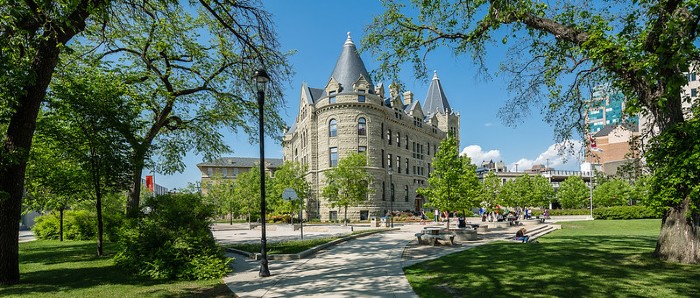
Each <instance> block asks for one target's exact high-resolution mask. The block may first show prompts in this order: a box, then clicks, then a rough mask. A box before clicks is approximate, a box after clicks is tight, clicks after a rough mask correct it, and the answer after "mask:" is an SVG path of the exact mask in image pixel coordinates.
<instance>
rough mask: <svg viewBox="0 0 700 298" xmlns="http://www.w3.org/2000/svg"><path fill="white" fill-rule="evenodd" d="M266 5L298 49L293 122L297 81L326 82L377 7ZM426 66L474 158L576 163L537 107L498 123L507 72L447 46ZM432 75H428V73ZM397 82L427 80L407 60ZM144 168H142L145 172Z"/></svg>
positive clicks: (290, 101) (242, 148)
mask: <svg viewBox="0 0 700 298" xmlns="http://www.w3.org/2000/svg"><path fill="white" fill-rule="evenodd" d="M264 5H265V8H266V9H267V10H268V11H270V12H271V13H272V14H273V21H274V22H275V26H276V29H277V33H278V38H279V40H280V42H281V44H282V49H283V50H285V51H287V50H295V51H296V54H294V56H293V57H291V59H290V61H291V63H292V66H293V68H294V70H295V72H296V74H295V75H294V76H293V77H292V80H291V82H290V84H288V85H287V86H286V88H285V100H286V107H280V109H279V111H278V112H279V113H280V114H281V115H282V117H283V118H284V119H285V120H286V122H287V123H288V125H290V126H291V124H292V123H293V121H294V118H295V117H296V115H297V110H298V108H299V94H300V86H301V84H302V82H307V83H308V84H309V86H311V87H315V88H323V87H324V86H325V83H326V82H327V81H328V79H329V78H330V75H331V72H332V71H333V67H334V66H335V62H336V59H337V58H338V55H340V52H341V50H342V47H343V43H344V42H345V39H346V37H347V35H346V34H347V32H351V34H352V39H353V41H354V42H355V44H356V45H357V46H358V47H360V41H361V39H362V37H363V36H364V28H365V27H366V26H367V25H368V24H370V23H371V21H372V18H373V17H374V16H375V15H377V14H379V13H381V11H382V7H381V4H380V1H378V0H376V1H374V0H372V1H370V0H361V1H322V0H314V1H310V0H307V1H285V0H269V1H264ZM360 50H362V49H361V48H360ZM505 50H506V48H505V47H499V48H491V49H489V54H488V56H487V59H488V60H487V63H488V66H489V69H490V70H496V69H498V64H499V62H500V58H502V57H503V56H504V53H505ZM361 56H362V59H363V61H364V62H365V66H366V67H367V70H369V71H372V70H375V69H376V68H377V66H378V63H377V62H376V61H375V60H374V58H373V57H371V56H369V53H367V52H363V53H362V54H361ZM427 66H428V68H429V69H430V71H429V72H430V73H432V70H436V71H437V74H438V76H439V77H440V81H441V83H442V86H443V88H444V90H445V94H446V96H447V98H448V100H449V102H450V105H451V106H452V108H453V109H455V110H456V111H457V112H459V113H460V114H461V134H460V139H461V148H460V150H461V151H463V152H465V153H467V154H468V155H469V156H470V157H472V160H473V161H474V162H475V163H480V162H481V161H482V160H491V159H492V160H494V161H500V160H502V161H504V162H505V163H506V164H507V165H508V166H509V169H511V170H515V164H518V170H519V171H522V170H523V169H529V168H530V167H531V165H532V164H535V163H541V164H545V163H547V160H549V161H548V162H549V166H550V167H553V168H555V169H559V170H578V169H579V161H578V160H577V159H576V158H571V157H569V158H568V162H567V163H566V164H563V162H562V159H561V157H559V156H557V153H556V150H555V148H554V141H553V139H554V137H553V129H552V127H550V126H549V125H548V124H546V123H545V122H544V121H543V120H542V119H543V118H542V116H541V115H540V114H539V112H538V111H532V114H531V115H530V117H529V118H528V119H526V120H525V121H524V122H523V123H521V124H519V125H518V126H517V127H515V128H512V127H508V126H506V125H505V124H504V123H502V122H501V120H500V118H499V117H498V114H497V113H498V109H499V108H500V107H502V106H503V105H504V103H505V101H506V99H507V98H509V94H508V92H507V90H506V89H507V83H508V80H509V78H507V77H501V76H493V77H492V78H491V79H490V80H484V79H483V78H481V77H479V76H477V69H476V67H475V66H474V64H473V63H472V61H471V59H470V58H469V57H466V56H463V57H455V56H454V55H452V54H451V53H450V52H449V51H446V50H443V51H437V52H434V53H433V54H432V55H431V56H429V59H428V61H427ZM430 77H432V74H429V75H428V79H429V78H430ZM401 80H402V81H403V83H404V84H405V87H406V89H407V90H410V91H412V92H413V93H414V94H415V95H414V96H415V98H416V99H418V100H420V101H421V103H422V102H423V98H424V97H425V95H426V93H427V90H428V83H429V82H428V81H423V80H417V79H415V78H414V75H413V73H412V68H411V67H410V66H409V65H406V67H405V71H404V72H403V76H402V77H401ZM374 81H375V84H376V83H378V82H376V80H374ZM385 85H388V83H385ZM227 136H228V137H227V143H228V145H229V146H231V148H232V149H233V150H234V152H233V153H230V154H227V156H239V157H258V156H259V147H258V144H257V143H256V144H249V143H248V137H247V136H245V135H231V134H227ZM265 147H266V148H265V149H266V150H265V156H266V157H269V158H282V147H281V145H280V144H279V143H275V142H274V141H273V140H271V139H266V141H265ZM200 162H202V159H201V157H200V156H196V155H194V154H190V155H188V156H187V157H186V159H185V163H186V165H187V169H186V170H185V172H183V173H181V174H175V175H170V176H161V175H158V174H156V183H158V184H160V185H162V186H165V187H167V188H169V189H172V188H182V187H185V186H187V184H188V183H191V182H195V181H198V180H199V179H200V175H201V174H200V172H199V170H198V169H197V167H196V164H197V163H200ZM147 173H148V172H147V171H144V175H146V174H147Z"/></svg>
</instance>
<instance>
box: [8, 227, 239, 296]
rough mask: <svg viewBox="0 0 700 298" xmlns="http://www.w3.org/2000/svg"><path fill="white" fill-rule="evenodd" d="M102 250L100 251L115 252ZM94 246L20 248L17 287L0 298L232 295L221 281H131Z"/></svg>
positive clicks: (43, 243) (35, 243) (26, 245)
mask: <svg viewBox="0 0 700 298" xmlns="http://www.w3.org/2000/svg"><path fill="white" fill-rule="evenodd" d="M114 248H115V247H114V246H112V245H107V246H106V249H105V252H106V253H107V254H111V253H113V252H114ZM96 253H97V248H96V244H95V242H94V241H64V242H59V241H42V240H39V241H32V242H26V243H20V245H19V258H20V272H21V279H20V280H21V281H20V284H17V285H13V286H0V297H83V298H94V297H223V296H226V295H231V292H230V291H229V290H228V288H227V287H226V285H224V284H223V283H222V281H221V280H220V279H216V280H208V281H195V282H175V281H153V280H150V279H147V278H137V277H133V276H130V275H129V274H127V273H125V272H123V271H122V270H120V269H119V268H117V267H116V266H115V265H114V263H113V262H112V258H111V256H109V255H108V256H106V257H97V256H96Z"/></svg>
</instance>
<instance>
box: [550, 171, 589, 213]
mask: <svg viewBox="0 0 700 298" xmlns="http://www.w3.org/2000/svg"><path fill="white" fill-rule="evenodd" d="M589 196H590V189H589V188H588V187H587V186H586V183H585V182H583V179H582V178H581V177H578V176H570V177H568V178H566V180H564V181H563V182H562V183H560V184H559V191H557V200H559V203H560V204H561V206H562V207H563V208H567V209H575V208H582V207H583V206H584V205H587V204H586V199H587V198H588V197H589Z"/></svg>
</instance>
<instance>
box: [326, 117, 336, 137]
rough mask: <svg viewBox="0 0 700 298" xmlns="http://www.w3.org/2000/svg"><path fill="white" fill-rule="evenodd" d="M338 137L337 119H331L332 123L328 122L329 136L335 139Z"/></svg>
mask: <svg viewBox="0 0 700 298" xmlns="http://www.w3.org/2000/svg"><path fill="white" fill-rule="evenodd" d="M337 135H338V125H337V123H336V121H335V119H331V121H330V122H328V136H329V137H335V136H337Z"/></svg>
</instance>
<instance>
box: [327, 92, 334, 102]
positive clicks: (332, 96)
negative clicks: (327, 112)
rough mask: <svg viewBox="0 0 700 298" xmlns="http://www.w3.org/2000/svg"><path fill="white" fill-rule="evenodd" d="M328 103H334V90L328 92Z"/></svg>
mask: <svg viewBox="0 0 700 298" xmlns="http://www.w3.org/2000/svg"><path fill="white" fill-rule="evenodd" d="M328 103H335V91H331V92H329V93H328Z"/></svg>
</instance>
